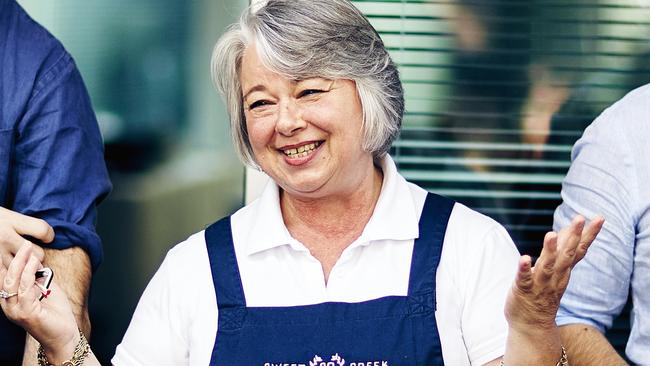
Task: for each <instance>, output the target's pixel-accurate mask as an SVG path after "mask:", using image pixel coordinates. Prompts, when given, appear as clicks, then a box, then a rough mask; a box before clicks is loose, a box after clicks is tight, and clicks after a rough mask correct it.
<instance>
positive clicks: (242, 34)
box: [211, 0, 404, 165]
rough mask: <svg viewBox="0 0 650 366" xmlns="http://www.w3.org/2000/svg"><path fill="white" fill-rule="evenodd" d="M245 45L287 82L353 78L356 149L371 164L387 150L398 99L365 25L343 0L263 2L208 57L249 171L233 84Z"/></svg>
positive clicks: (384, 56)
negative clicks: (358, 111) (357, 109)
mask: <svg viewBox="0 0 650 366" xmlns="http://www.w3.org/2000/svg"><path fill="white" fill-rule="evenodd" d="M252 44H254V45H255V47H256V49H257V53H258V56H259V58H260V60H261V62H262V63H263V64H264V65H265V66H266V67H267V68H268V69H270V70H272V71H274V72H276V73H279V74H281V75H283V76H285V77H287V78H290V79H292V80H303V79H307V78H311V77H322V78H326V79H350V80H353V81H354V82H355V83H356V88H357V93H358V95H359V99H360V100H361V106H362V110H363V126H362V128H363V140H364V141H363V148H364V150H366V151H368V152H371V153H372V154H373V157H374V159H375V160H378V159H379V158H381V157H383V156H384V155H385V154H386V153H387V152H388V150H389V149H390V146H391V144H392V142H393V141H394V140H395V138H396V137H397V136H398V134H399V131H400V127H401V123H402V116H403V114H404V93H403V90H402V84H401V82H400V80H399V74H398V71H397V68H396V67H395V64H394V63H393V61H392V60H391V58H390V56H389V55H388V51H386V48H385V47H384V43H383V42H382V40H381V39H380V38H379V35H378V34H377V32H376V31H375V29H374V28H373V27H372V26H371V25H370V23H369V22H368V20H367V19H366V18H365V17H364V16H363V14H362V13H361V12H360V11H359V10H358V9H357V8H355V7H354V5H352V4H351V3H350V2H349V1H347V0H318V1H314V0H269V1H268V2H267V3H266V4H265V5H264V6H262V7H261V8H260V9H259V10H257V11H255V12H252V11H251V9H247V10H246V11H245V12H244V13H243V14H242V16H241V19H240V21H239V23H236V24H233V25H232V26H230V28H229V29H228V30H227V31H226V33H225V34H224V35H223V36H222V37H221V38H220V39H219V41H218V42H217V44H216V46H215V48H214V51H213V53H212V65H211V69H212V78H213V81H214V83H215V85H216V87H217V89H218V90H219V91H220V92H221V93H222V94H223V96H224V98H225V103H226V107H227V109H228V113H229V115H230V124H231V132H232V137H233V141H234V144H235V147H236V149H237V151H238V152H239V154H240V156H241V158H242V160H243V161H244V163H247V164H251V165H255V157H254V155H253V151H252V148H251V145H250V141H249V138H248V132H247V129H246V121H245V117H244V105H243V100H242V90H241V85H240V83H239V72H240V67H241V61H242V55H243V53H244V50H245V49H246V47H247V46H249V45H252Z"/></svg>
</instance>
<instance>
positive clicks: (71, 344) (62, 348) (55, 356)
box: [41, 332, 81, 366]
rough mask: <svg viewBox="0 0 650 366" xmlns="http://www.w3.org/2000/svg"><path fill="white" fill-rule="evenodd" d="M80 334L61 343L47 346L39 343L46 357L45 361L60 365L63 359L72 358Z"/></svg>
mask: <svg viewBox="0 0 650 366" xmlns="http://www.w3.org/2000/svg"><path fill="white" fill-rule="evenodd" d="M80 339H81V336H80V335H79V333H78V332H77V333H75V335H74V336H73V337H72V338H70V340H69V341H67V342H64V343H63V344H62V345H58V346H53V347H48V346H46V345H41V347H42V349H43V354H44V355H45V357H46V358H47V361H48V362H49V363H50V364H53V365H57V366H58V365H61V364H62V363H63V362H64V361H66V360H69V359H70V358H72V354H73V353H74V349H75V347H77V344H79V341H80Z"/></svg>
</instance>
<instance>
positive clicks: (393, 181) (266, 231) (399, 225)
mask: <svg viewBox="0 0 650 366" xmlns="http://www.w3.org/2000/svg"><path fill="white" fill-rule="evenodd" d="M381 168H382V171H383V174H384V178H383V182H382V187H381V192H380V194H379V200H378V201H377V204H376V205H375V210H374V212H373V214H372V217H371V218H370V220H369V221H368V224H366V227H365V228H364V230H363V232H362V234H361V236H360V237H359V238H358V239H357V240H356V241H355V242H354V243H352V245H351V246H358V245H368V244H370V243H372V242H373V241H376V240H409V239H415V238H417V237H418V235H419V230H418V215H417V212H416V205H415V203H414V201H413V195H412V194H411V189H410V187H409V184H408V182H407V181H406V180H405V179H404V177H402V176H401V175H400V174H398V172H397V168H396V166H395V163H394V162H393V159H392V158H391V157H390V156H388V155H386V156H385V157H384V158H383V159H382V160H381ZM255 205H257V207H254V211H255V213H254V217H253V218H252V220H251V229H250V231H249V235H248V238H247V241H248V243H247V244H246V245H247V254H248V255H252V254H255V253H259V252H262V251H265V250H268V249H272V248H276V247H279V246H283V245H289V246H291V247H292V248H294V249H297V250H304V251H306V250H307V249H306V248H305V247H304V245H302V244H301V243H299V242H298V241H297V240H296V239H294V238H293V237H291V234H290V233H289V230H287V227H286V226H285V224H284V220H283V219H282V210H281V208H280V194H279V188H278V185H277V184H275V182H273V181H272V180H269V182H268V183H267V185H266V187H265V188H264V192H263V193H262V195H261V196H260V198H259V199H258V200H257V202H256V203H255Z"/></svg>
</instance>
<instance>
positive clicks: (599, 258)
mask: <svg viewBox="0 0 650 366" xmlns="http://www.w3.org/2000/svg"><path fill="white" fill-rule="evenodd" d="M616 123H617V121H616V120H615V119H613V117H612V114H611V113H609V114H608V113H605V114H603V115H602V116H601V117H599V119H597V120H596V121H595V122H594V124H593V125H592V126H591V127H589V128H588V129H587V130H586V131H585V134H584V135H583V137H582V138H581V139H580V140H579V141H578V142H577V143H576V145H575V146H574V149H573V152H572V163H571V168H570V169H569V172H568V174H567V176H566V178H565V179H564V181H563V183H562V200H563V203H562V204H561V205H560V206H559V207H558V208H557V209H556V211H555V214H554V224H553V228H554V230H559V229H560V228H562V227H564V226H566V225H568V224H569V223H570V221H571V219H572V218H573V217H574V216H575V215H577V214H581V215H583V216H585V217H586V218H593V217H594V216H596V215H602V216H603V217H604V218H605V224H604V226H603V229H602V230H601V232H600V233H599V234H598V237H597V238H596V240H595V241H594V242H593V244H592V245H591V247H590V249H589V251H588V253H587V255H586V256H585V258H584V259H583V260H582V261H580V262H579V263H578V264H577V265H576V267H575V268H574V269H573V271H572V272H571V280H570V282H569V285H568V288H567V290H566V292H565V293H564V296H563V297H562V301H561V304H560V309H559V311H558V315H557V319H556V321H557V324H558V325H565V324H571V323H584V324H589V325H592V326H594V327H596V328H598V329H600V331H602V332H604V331H605V329H606V328H609V327H611V325H612V322H613V319H614V317H616V316H617V315H618V314H619V313H620V312H621V310H622V309H623V307H624V305H625V302H626V300H627V296H628V290H629V286H630V276H631V274H632V269H633V260H634V258H633V257H634V242H635V222H636V218H635V215H636V214H635V203H636V202H637V200H636V198H635V192H636V190H637V189H636V187H635V185H636V178H635V177H634V175H635V173H634V164H633V160H632V155H631V154H629V152H628V151H627V149H628V147H627V146H628V144H627V143H626V142H625V139H624V138H623V136H621V135H619V131H618V130H617V129H615V128H611V126H615V125H616Z"/></svg>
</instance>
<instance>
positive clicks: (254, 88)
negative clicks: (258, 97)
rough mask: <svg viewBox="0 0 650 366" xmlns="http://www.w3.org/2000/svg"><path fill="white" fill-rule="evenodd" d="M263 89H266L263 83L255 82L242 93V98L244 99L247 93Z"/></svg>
mask: <svg viewBox="0 0 650 366" xmlns="http://www.w3.org/2000/svg"><path fill="white" fill-rule="evenodd" d="M264 90H266V87H265V86H264V85H262V84H257V85H255V86H253V87H252V88H250V89H248V91H247V92H246V93H244V96H243V97H242V98H243V99H246V97H248V95H249V94H251V93H253V92H256V91H264Z"/></svg>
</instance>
